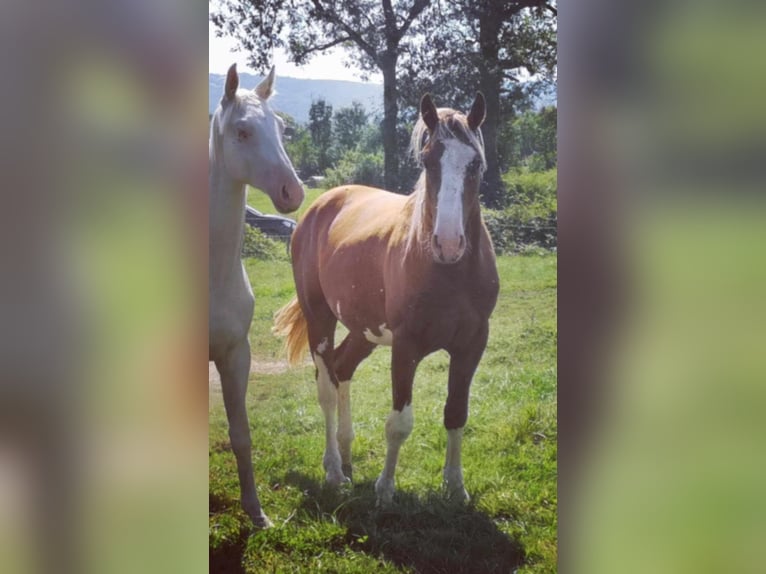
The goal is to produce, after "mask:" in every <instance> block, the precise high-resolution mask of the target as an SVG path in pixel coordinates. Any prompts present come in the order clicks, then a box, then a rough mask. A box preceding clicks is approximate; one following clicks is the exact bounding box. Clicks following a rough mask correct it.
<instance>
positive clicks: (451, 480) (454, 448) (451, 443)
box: [444, 428, 468, 500]
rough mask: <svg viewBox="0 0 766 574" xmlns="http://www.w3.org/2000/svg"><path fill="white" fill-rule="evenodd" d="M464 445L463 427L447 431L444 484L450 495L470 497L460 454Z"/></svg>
mask: <svg viewBox="0 0 766 574" xmlns="http://www.w3.org/2000/svg"><path fill="white" fill-rule="evenodd" d="M462 445H463V429H462V428H459V429H451V430H448V431H447V457H446V461H445V463H444V484H445V486H446V488H447V493H448V494H449V495H450V496H459V497H462V498H463V499H465V500H467V499H468V493H467V492H466V491H465V487H464V485H463V465H462V463H461V460H460V454H461V451H462Z"/></svg>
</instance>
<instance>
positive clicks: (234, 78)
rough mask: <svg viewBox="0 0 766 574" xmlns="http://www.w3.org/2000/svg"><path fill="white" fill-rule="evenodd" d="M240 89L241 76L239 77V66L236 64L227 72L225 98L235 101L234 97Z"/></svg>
mask: <svg viewBox="0 0 766 574" xmlns="http://www.w3.org/2000/svg"><path fill="white" fill-rule="evenodd" d="M238 87H239V76H238V75H237V64H236V63H234V64H232V65H231V67H230V68H229V71H228V72H226V88H225V89H224V92H223V97H224V99H226V100H229V101H231V100H233V99H234V95H235V94H236V93H237V88H238Z"/></svg>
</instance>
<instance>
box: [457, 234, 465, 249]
mask: <svg viewBox="0 0 766 574" xmlns="http://www.w3.org/2000/svg"><path fill="white" fill-rule="evenodd" d="M463 247H465V235H461V236H460V244H459V245H458V249H463Z"/></svg>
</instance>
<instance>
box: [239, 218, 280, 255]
mask: <svg viewBox="0 0 766 574" xmlns="http://www.w3.org/2000/svg"><path fill="white" fill-rule="evenodd" d="M242 257H254V258H255V259H263V260H266V261H277V260H285V259H289V256H288V253H287V249H286V247H285V244H284V243H283V242H282V241H278V240H275V239H271V238H270V237H268V236H267V235H265V234H264V233H263V232H262V231H261V230H260V229H255V228H253V227H250V226H249V225H245V236H244V238H243V241H242Z"/></svg>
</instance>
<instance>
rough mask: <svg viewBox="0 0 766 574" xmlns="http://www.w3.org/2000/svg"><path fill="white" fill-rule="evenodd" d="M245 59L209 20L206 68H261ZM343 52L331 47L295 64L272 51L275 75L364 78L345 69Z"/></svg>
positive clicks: (373, 77) (379, 81) (214, 70)
mask: <svg viewBox="0 0 766 574" xmlns="http://www.w3.org/2000/svg"><path fill="white" fill-rule="evenodd" d="M246 60H247V58H246V57H245V54H244V53H242V52H237V51H236V42H235V41H234V40H233V39H232V38H225V37H224V38H216V36H215V28H214V26H213V23H212V22H209V21H208V69H209V72H210V73H213V74H225V73H226V70H228V69H229V66H231V65H232V64H233V63H234V62H236V63H237V70H238V71H240V72H250V73H252V74H260V73H262V70H253V69H252V68H250V67H249V66H248V65H247V63H246ZM343 60H344V54H343V52H342V50H332V51H328V52H324V53H321V54H317V55H316V56H314V57H313V58H312V59H311V61H310V62H309V63H308V64H307V65H304V66H300V67H298V66H296V65H295V64H292V63H290V62H288V60H287V54H286V53H285V52H284V51H283V50H278V51H276V52H275V54H274V63H275V65H276V67H277V76H282V77H290V78H308V79H314V80H348V81H352V82H361V81H363V80H362V79H361V78H360V77H359V73H358V72H356V71H355V70H352V69H349V68H346V67H345V66H344V65H343ZM369 81H370V82H372V83H376V84H382V83H383V80H382V77H381V76H380V74H376V75H371V77H370V80H369Z"/></svg>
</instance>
